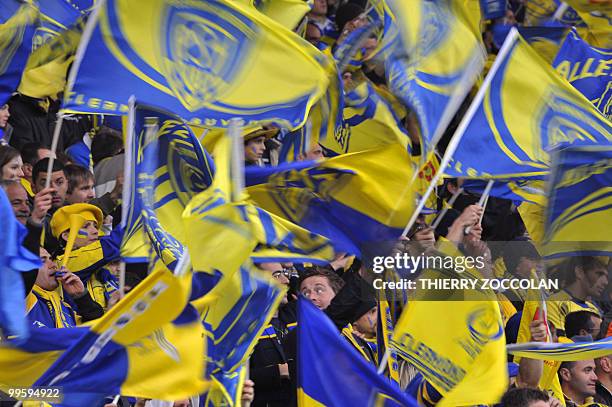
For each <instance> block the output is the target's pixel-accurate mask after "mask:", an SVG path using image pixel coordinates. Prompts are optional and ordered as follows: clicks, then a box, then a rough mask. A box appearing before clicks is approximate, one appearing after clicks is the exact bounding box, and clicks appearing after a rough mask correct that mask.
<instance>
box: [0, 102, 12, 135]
mask: <svg viewBox="0 0 612 407" xmlns="http://www.w3.org/2000/svg"><path fill="white" fill-rule="evenodd" d="M9 117H11V114H10V113H9V108H8V105H4V106H2V107H0V128H1V129H3V128H5V127H6V125H7V123H8V119H9Z"/></svg>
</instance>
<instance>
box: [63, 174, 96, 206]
mask: <svg viewBox="0 0 612 407" xmlns="http://www.w3.org/2000/svg"><path fill="white" fill-rule="evenodd" d="M95 197H96V193H95V191H94V181H93V179H86V180H81V181H80V182H79V183H78V184H77V186H76V187H75V188H74V189H73V190H72V193H70V194H67V195H66V200H67V201H68V203H69V204H75V203H89V202H90V201H91V200H92V199H94V198H95Z"/></svg>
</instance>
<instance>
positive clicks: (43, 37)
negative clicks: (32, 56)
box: [32, 0, 94, 50]
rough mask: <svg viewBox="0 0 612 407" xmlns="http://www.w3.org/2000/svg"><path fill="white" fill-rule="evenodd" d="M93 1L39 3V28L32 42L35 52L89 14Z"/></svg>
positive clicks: (53, 0) (75, 0) (47, 1)
mask: <svg viewBox="0 0 612 407" xmlns="http://www.w3.org/2000/svg"><path fill="white" fill-rule="evenodd" d="M93 4H94V0H45V1H41V2H39V9H40V23H41V24H40V26H39V27H38V28H37V29H36V32H35V34H34V39H33V40H32V49H33V50H35V49H37V48H38V47H40V46H41V45H43V44H44V43H46V42H47V41H48V40H49V39H51V38H53V37H56V36H58V35H60V34H61V33H62V32H63V31H65V30H67V29H68V28H70V26H71V25H73V24H74V23H76V22H77V20H78V19H79V18H80V17H82V16H85V15H87V14H89V11H90V10H91V8H92V7H93Z"/></svg>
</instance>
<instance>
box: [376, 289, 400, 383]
mask: <svg viewBox="0 0 612 407" xmlns="http://www.w3.org/2000/svg"><path fill="white" fill-rule="evenodd" d="M377 312H378V318H377V321H376V356H377V357H376V359H377V364H378V365H380V363H381V361H382V360H381V359H382V357H383V355H384V354H385V352H386V351H387V349H388V350H389V358H388V360H387V365H386V366H385V370H384V372H385V374H386V375H387V376H388V377H389V379H391V380H393V381H394V382H395V383H397V384H398V385H399V384H400V377H399V376H400V375H399V362H398V360H397V352H395V350H393V349H391V347H390V346H389V342H391V338H392V337H393V330H394V329H393V318H392V316H391V309H390V308H389V301H388V300H386V299H380V301H378V310H377Z"/></svg>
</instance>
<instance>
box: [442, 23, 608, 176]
mask: <svg viewBox="0 0 612 407" xmlns="http://www.w3.org/2000/svg"><path fill="white" fill-rule="evenodd" d="M510 35H511V36H514V35H516V37H515V38H512V39H511V38H510V36H509V37H508V39H507V40H506V44H508V45H507V48H506V49H505V51H507V52H506V53H505V55H500V56H498V59H497V60H496V62H495V64H494V66H493V67H492V68H491V71H490V72H489V75H488V76H487V80H489V79H490V80H491V82H490V86H488V87H487V88H486V92H485V93H484V97H483V98H482V101H480V100H479V101H478V102H479V103H478V105H477V109H476V110H475V114H474V115H473V116H471V117H466V120H467V119H469V123H468V124H467V126H466V129H465V131H464V132H463V133H462V134H456V135H455V137H460V138H461V139H460V141H459V144H458V146H457V149H456V151H455V153H454V155H453V159H452V161H451V162H450V164H449V166H448V167H447V168H446V169H445V170H444V173H445V174H448V175H449V176H452V177H470V178H489V179H492V178H501V179H504V178H506V179H509V178H513V179H516V178H533V177H543V176H545V175H546V174H548V173H549V171H550V157H549V153H548V151H550V150H551V149H553V148H554V147H555V146H556V145H558V144H560V143H570V144H574V145H585V144H597V143H610V141H611V140H612V126H611V124H610V121H609V120H607V119H606V118H605V117H604V116H603V115H602V114H601V112H599V111H598V110H597V109H596V108H595V106H593V105H592V104H591V103H590V102H589V101H588V99H586V98H585V97H584V95H582V94H581V93H580V92H579V91H578V90H576V89H575V88H574V87H573V86H571V85H570V84H569V83H568V82H567V81H565V79H563V78H561V77H560V76H559V74H557V73H556V72H555V71H554V69H553V68H552V67H551V66H548V65H547V64H546V62H545V61H544V60H543V59H542V58H541V57H540V56H539V55H538V54H537V53H536V52H535V51H534V50H533V49H532V48H531V47H530V46H529V44H527V42H526V41H525V40H524V39H523V38H522V37H521V36H520V34H518V33H516V32H515V31H513V33H512V34H510ZM513 39H516V41H514V42H513V43H512V42H511V43H508V41H509V40H510V41H512V40H513ZM502 49H503V48H502ZM500 57H501V58H500ZM485 82H486V81H485ZM522 95H530V97H529V98H527V99H525V98H524V97H522ZM482 157H487V159H486V160H482Z"/></svg>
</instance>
